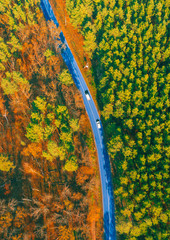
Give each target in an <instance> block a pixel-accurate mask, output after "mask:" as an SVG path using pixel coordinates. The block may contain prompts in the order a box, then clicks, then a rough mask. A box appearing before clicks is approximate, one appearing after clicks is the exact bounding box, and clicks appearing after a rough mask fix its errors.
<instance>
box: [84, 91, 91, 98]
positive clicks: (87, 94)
mask: <svg viewBox="0 0 170 240" xmlns="http://www.w3.org/2000/svg"><path fill="white" fill-rule="evenodd" d="M85 95H86V98H87V100H90V95H89V92H88V90H86V91H85Z"/></svg>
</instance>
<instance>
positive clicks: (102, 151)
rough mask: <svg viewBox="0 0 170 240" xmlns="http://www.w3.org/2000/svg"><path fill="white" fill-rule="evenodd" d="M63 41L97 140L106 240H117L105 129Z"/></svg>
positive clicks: (49, 16)
mask: <svg viewBox="0 0 170 240" xmlns="http://www.w3.org/2000/svg"><path fill="white" fill-rule="evenodd" d="M40 6H41V9H42V11H43V13H44V16H45V19H46V20H47V21H48V20H52V21H54V23H55V24H56V25H57V27H58V25H59V24H58V22H57V20H56V18H55V15H54V13H53V10H52V8H51V5H50V3H49V1H48V0H41V3H40ZM60 38H61V41H62V42H63V43H65V45H66V48H65V49H63V50H62V51H61V55H62V57H63V60H64V61H65V63H66V65H67V67H68V69H69V71H70V73H71V75H72V77H73V80H74V82H75V84H76V86H77V88H78V89H79V90H80V91H81V94H82V97H83V100H84V105H85V108H86V111H87V114H88V116H89V119H90V123H91V126H92V130H93V135H94V138H95V144H96V148H97V153H98V161H99V168H100V178H101V186H102V201H103V221H104V239H106V240H115V239H116V230H115V207H114V198H113V186H112V179H111V169H110V160H109V156H108V153H107V149H106V145H105V142H104V137H103V136H104V134H103V127H102V124H101V121H100V124H101V128H100V129H99V128H98V127H97V124H96V119H99V120H100V117H99V114H98V112H97V109H96V106H95V104H94V101H93V99H92V96H91V95H90V92H89V90H88V87H87V85H86V82H85V80H84V78H83V76H82V74H81V72H80V69H79V67H78V65H77V63H76V61H75V59H74V57H73V54H72V53H71V50H70V48H69V46H68V44H67V41H66V39H65V37H64V35H63V33H61V34H60ZM85 90H88V92H89V95H90V100H87V98H86V95H85Z"/></svg>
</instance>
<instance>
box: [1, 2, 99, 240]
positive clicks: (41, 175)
mask: <svg viewBox="0 0 170 240" xmlns="http://www.w3.org/2000/svg"><path fill="white" fill-rule="evenodd" d="M39 2H40V1H39V0H31V1H30V0H29V1H27V0H8V1H4V0H0V239H2V240H7V239H9V240H19V239H29V240H31V239H32V240H33V239H34V240H40V239H42V240H43V239H49V240H53V239H60V240H62V239H63V240H66V239H90V237H91V233H90V232H89V228H90V226H91V224H93V225H94V226H95V224H96V222H97V223H98V222H99V218H100V215H101V209H100V208H98V204H99V201H100V199H96V192H97V191H98V189H99V185H100V182H99V180H98V179H97V177H96V174H97V170H96V169H94V166H95V164H94V162H95V158H96V156H95V151H94V150H93V149H94V142H93V139H92V136H91V130H90V124H89V121H88V119H87V116H86V114H85V109H84V106H83V102H82V99H81V96H80V93H79V91H78V90H77V89H76V87H75V85H74V84H73V79H72V77H71V75H70V74H69V72H68V70H67V69H66V67H65V65H64V63H63V61H62V58H61V55H60V52H59V48H58V45H59V44H61V43H60V42H59V41H58V40H57V39H59V32H60V30H59V29H57V28H56V27H55V26H54V24H53V23H52V22H48V23H47V22H46V21H45V19H44V17H43V14H42V12H41V10H40V7H39ZM92 163H93V164H92ZM92 195H93V201H92V200H91V196H92ZM98 196H99V194H98ZM92 209H93V211H92Z"/></svg>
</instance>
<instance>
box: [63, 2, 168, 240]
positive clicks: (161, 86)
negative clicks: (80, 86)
mask: <svg viewBox="0 0 170 240" xmlns="http://www.w3.org/2000/svg"><path fill="white" fill-rule="evenodd" d="M66 2H67V10H68V12H69V14H70V17H71V21H72V23H73V25H74V26H75V27H76V28H78V29H79V30H80V31H81V33H82V34H83V36H84V39H85V40H84V48H85V49H86V51H87V52H88V53H89V56H90V57H91V59H92V62H93V72H94V76H95V81H96V86H97V90H98V96H100V97H99V98H98V102H99V106H100V108H101V110H102V118H103V122H104V126H105V132H106V137H107V140H108V150H109V154H110V156H111V159H112V166H113V181H114V188H115V201H116V218H117V232H118V234H119V236H120V239H147V240H151V239H168V230H167V227H168V198H169V192H168V173H169V157H170V155H169V153H170V148H169V137H168V136H169V126H170V124H169V117H168V108H169V83H170V74H169V72H168V59H169V57H170V47H169V35H168V31H169V27H170V26H169V7H170V5H169V1H165V0H159V1H158V0H147V1H145V0H127V1H122V0H111V1H104V0H83V1H81V0H80V1H74V0H67V1H66Z"/></svg>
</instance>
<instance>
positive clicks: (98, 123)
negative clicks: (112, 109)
mask: <svg viewBox="0 0 170 240" xmlns="http://www.w3.org/2000/svg"><path fill="white" fill-rule="evenodd" d="M96 123H97V127H98V128H101V125H100V121H99V119H97V120H96Z"/></svg>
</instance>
